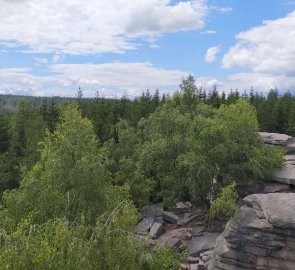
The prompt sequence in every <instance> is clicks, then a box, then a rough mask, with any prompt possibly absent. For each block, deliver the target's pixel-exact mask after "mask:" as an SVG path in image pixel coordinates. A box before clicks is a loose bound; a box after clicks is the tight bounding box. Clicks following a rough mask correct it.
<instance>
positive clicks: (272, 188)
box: [263, 183, 291, 193]
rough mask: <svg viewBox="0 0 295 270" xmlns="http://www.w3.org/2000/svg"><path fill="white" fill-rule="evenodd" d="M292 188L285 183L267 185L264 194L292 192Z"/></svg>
mask: <svg viewBox="0 0 295 270" xmlns="http://www.w3.org/2000/svg"><path fill="white" fill-rule="evenodd" d="M290 190H291V186H290V185H289V184H283V183H265V185H264V189H263V193H275V192H284V191H290Z"/></svg>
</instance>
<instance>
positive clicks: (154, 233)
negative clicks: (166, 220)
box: [150, 222, 164, 239]
mask: <svg viewBox="0 0 295 270" xmlns="http://www.w3.org/2000/svg"><path fill="white" fill-rule="evenodd" d="M163 231H164V226H163V224H162V223H158V222H155V223H154V224H153V226H152V227H151V230H150V236H151V238H152V239H156V238H158V237H159V236H160V235H161V233H162V232H163Z"/></svg>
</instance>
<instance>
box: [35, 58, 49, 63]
mask: <svg viewBox="0 0 295 270" xmlns="http://www.w3.org/2000/svg"><path fill="white" fill-rule="evenodd" d="M34 60H35V62H37V63H39V64H47V63H48V59H47V58H45V57H34Z"/></svg>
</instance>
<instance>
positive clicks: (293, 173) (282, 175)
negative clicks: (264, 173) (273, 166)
mask: <svg viewBox="0 0 295 270" xmlns="http://www.w3.org/2000/svg"><path fill="white" fill-rule="evenodd" d="M272 180H273V181H276V182H279V183H285V184H290V185H295V164H294V161H286V163H285V165H284V167H283V168H281V169H279V170H277V171H276V172H275V173H274V175H273V177H272Z"/></svg>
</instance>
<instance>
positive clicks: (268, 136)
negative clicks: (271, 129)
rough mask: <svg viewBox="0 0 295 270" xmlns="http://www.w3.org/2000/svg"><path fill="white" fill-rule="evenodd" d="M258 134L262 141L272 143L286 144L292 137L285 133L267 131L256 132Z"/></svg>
mask: <svg viewBox="0 0 295 270" xmlns="http://www.w3.org/2000/svg"><path fill="white" fill-rule="evenodd" d="M258 134H259V136H260V137H261V139H262V141H263V142H264V143H266V144H272V145H279V146H286V145H287V143H288V141H289V140H292V139H293V138H292V137H291V136H288V135H286V134H279V133H268V132H258Z"/></svg>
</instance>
